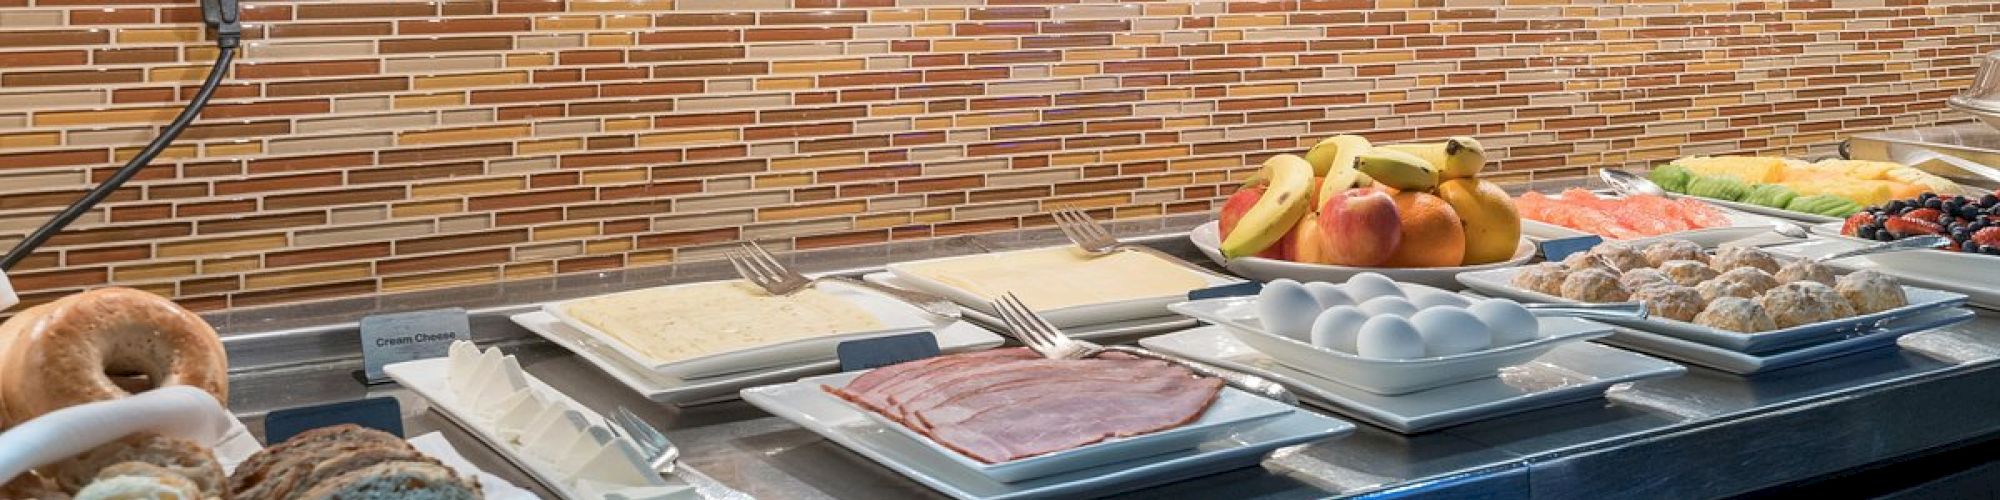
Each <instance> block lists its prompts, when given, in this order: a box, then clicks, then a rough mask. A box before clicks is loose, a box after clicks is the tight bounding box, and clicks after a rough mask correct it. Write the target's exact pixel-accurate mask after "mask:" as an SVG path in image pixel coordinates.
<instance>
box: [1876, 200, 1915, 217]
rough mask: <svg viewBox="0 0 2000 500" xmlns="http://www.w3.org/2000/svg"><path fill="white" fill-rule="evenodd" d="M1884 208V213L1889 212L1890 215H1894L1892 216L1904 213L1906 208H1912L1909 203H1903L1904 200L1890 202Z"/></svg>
mask: <svg viewBox="0 0 2000 500" xmlns="http://www.w3.org/2000/svg"><path fill="white" fill-rule="evenodd" d="M1882 208H1883V210H1884V211H1887V212H1889V213H1892V214H1900V213H1903V209H1905V208H1910V204H1908V203H1904V202H1903V200H1896V201H1892V202H1889V204H1888V205H1886V206H1884V207H1882Z"/></svg>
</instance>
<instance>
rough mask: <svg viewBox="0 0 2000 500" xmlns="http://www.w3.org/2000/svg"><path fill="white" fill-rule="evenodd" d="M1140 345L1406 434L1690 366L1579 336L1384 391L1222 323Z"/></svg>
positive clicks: (1561, 400)
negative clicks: (1303, 363)
mask: <svg viewBox="0 0 2000 500" xmlns="http://www.w3.org/2000/svg"><path fill="white" fill-rule="evenodd" d="M1139 344H1140V345H1143V346H1145V347H1146V348H1148V349H1152V350H1155V351H1160V352H1164V353H1167V354H1173V355H1178V356H1181V357H1185V358H1189V359H1193V360H1195V361H1201V362H1204V363H1209V364H1213V365H1216V366H1220V367H1223V368H1228V369H1232V370H1238V371H1243V372H1247V373H1251V374H1255V375H1257V376H1261V377H1264V378H1266V379H1270V380H1271V381H1274V382H1277V383H1280V384H1284V385H1285V387H1287V388H1289V389H1291V390H1292V392H1293V393H1294V394H1297V395H1298V396H1299V398H1300V399H1301V400H1303V401H1305V402H1307V403H1311V404H1313V405H1315V406H1319V407H1322V408H1327V409H1330V410H1334V411H1338V412H1340V413H1341V414H1342V415H1346V416H1349V417H1354V418H1357V419H1361V420H1365V421H1368V422H1371V423H1374V424H1376V425H1380V426H1382V427H1386V428H1388V429H1389V430H1393V431H1396V432H1401V433H1405V434H1414V433H1419V432H1426V431H1431V430H1436V429H1440V428H1444V427H1449V426H1453V425H1459V424H1464V423H1469V422H1476V421H1480V420H1486V419H1490V418H1496V417H1501V416H1506V415H1512V414H1515V413H1521V412H1526V411H1532V410H1536V409H1540V408H1547V407H1551V406H1556V405H1561V404H1565V403H1572V402H1576V401H1582V400H1586V399H1594V398H1598V397H1601V396H1603V395H1604V390H1605V389H1607V388H1610V387H1611V386H1613V385H1617V384H1621V383H1625V382H1631V381H1635V380H1642V379H1649V378H1658V377H1671V376H1676V375H1680V374H1681V373H1684V372H1686V371H1687V368H1685V367H1682V366H1681V365H1678V364H1674V363H1669V362H1666V361H1661V360H1658V359H1654V358H1652V357H1649V356H1646V355H1643V354H1637V353H1632V352H1628V351H1623V350H1619V349H1614V348H1610V347H1605V346H1600V345H1597V344H1593V343H1589V342H1575V343H1568V344H1563V345H1560V346H1557V347H1556V348H1555V349H1552V350H1550V351H1549V352H1548V353H1546V354H1543V355H1541V356H1540V357H1537V358H1535V359H1533V360H1530V361H1528V362H1526V363H1521V364H1518V365H1514V366H1509V367H1504V368H1501V369H1500V376H1498V377H1484V378H1479V379H1476V380H1471V381H1466V382H1460V383H1456V384H1451V385H1447V386H1443V387H1437V388H1432V389H1428V390H1422V391H1417V392H1411V393H1407V394H1401V395H1396V396H1384V395H1381V394H1375V393H1372V392H1368V391H1364V390H1361V389H1357V388H1354V387H1353V386H1349V385H1347V384H1343V383H1340V382H1335V381H1333V380H1329V379H1327V378H1324V377H1321V376H1319V375H1314V374H1312V373H1307V372H1305V371H1301V370H1299V369H1297V368H1292V367H1290V366H1286V365H1285V364H1284V363H1280V362H1278V360H1276V359H1273V358H1271V357H1270V356H1267V355H1265V354H1264V353H1262V352H1259V351H1258V350H1256V349H1253V348H1251V347H1250V346H1249V345H1247V344H1244V343H1243V342H1241V341H1239V340H1237V339H1236V337H1235V336H1234V335H1232V334H1230V333H1229V332H1228V331H1226V330H1225V329H1223V328H1222V327H1217V326H1206V327H1201V328H1195V329H1191V330H1186V331H1181V332H1176V333H1170V334H1166V335H1160V336H1156V337H1148V338H1146V339H1145V340H1141V341H1139Z"/></svg>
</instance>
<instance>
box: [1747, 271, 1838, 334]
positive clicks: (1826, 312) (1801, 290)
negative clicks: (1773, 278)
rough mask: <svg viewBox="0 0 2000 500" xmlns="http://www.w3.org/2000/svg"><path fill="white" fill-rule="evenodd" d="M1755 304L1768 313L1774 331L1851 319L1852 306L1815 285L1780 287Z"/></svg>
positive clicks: (1834, 293) (1812, 282) (1804, 283)
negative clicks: (1776, 328) (1775, 327)
mask: <svg viewBox="0 0 2000 500" xmlns="http://www.w3.org/2000/svg"><path fill="white" fill-rule="evenodd" d="M1757 303H1758V304H1759V305H1762V306H1764V311H1765V312H1767V313H1770V315H1771V322H1773V323H1777V325H1778V328H1791V327H1794V326H1799V325H1809V324H1813V323H1819V322H1822V321H1832V320H1836V319H1840V318H1845V317H1848V316H1853V315H1854V305H1853V304H1848V303H1847V299H1845V298H1842V297H1841V296H1840V292H1836V291H1834V290H1833V287H1830V286H1826V285H1822V284H1820V283H1819V282H1817V281H1794V282H1791V283H1786V284H1784V285H1780V286H1778V287H1777V288H1773V289H1771V290H1770V291H1767V292H1764V295H1763V296H1762V297H1758V299H1757Z"/></svg>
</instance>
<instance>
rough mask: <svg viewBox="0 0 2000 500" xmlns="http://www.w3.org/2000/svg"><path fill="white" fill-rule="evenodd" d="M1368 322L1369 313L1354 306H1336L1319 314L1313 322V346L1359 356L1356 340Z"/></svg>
mask: <svg viewBox="0 0 2000 500" xmlns="http://www.w3.org/2000/svg"><path fill="white" fill-rule="evenodd" d="M1367 322H1368V313H1365V312H1361V308H1359V307H1354V306H1334V307H1333V308H1331V309H1327V310H1326V311H1324V312H1321V313H1319V318H1317V319H1314V320H1313V326H1312V345H1313V346H1315V347H1320V348H1323V349H1333V350H1337V351H1340V352H1345V353H1348V354H1359V351H1356V350H1355V349H1356V348H1355V339H1356V338H1358V337H1360V335H1361V324H1362V323H1367Z"/></svg>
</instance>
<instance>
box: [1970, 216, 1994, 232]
mask: <svg viewBox="0 0 2000 500" xmlns="http://www.w3.org/2000/svg"><path fill="white" fill-rule="evenodd" d="M1990 225H1993V224H1992V223H1990V222H1986V221H1985V220H1984V219H1973V220H1972V223H1970V224H1966V225H1965V229H1966V230H1967V231H1972V232H1975V233H1977V232H1979V230H1981V229H1986V226H1990Z"/></svg>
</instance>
